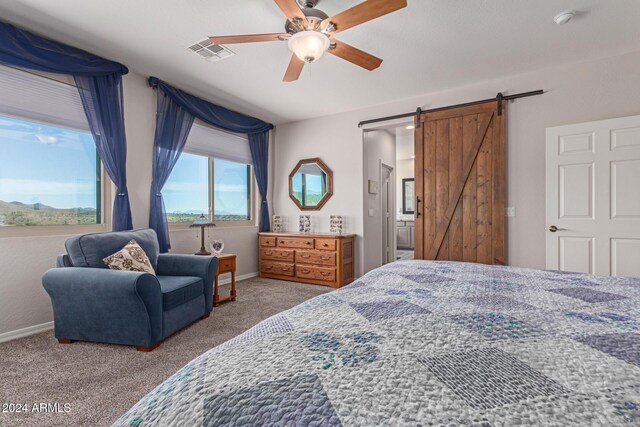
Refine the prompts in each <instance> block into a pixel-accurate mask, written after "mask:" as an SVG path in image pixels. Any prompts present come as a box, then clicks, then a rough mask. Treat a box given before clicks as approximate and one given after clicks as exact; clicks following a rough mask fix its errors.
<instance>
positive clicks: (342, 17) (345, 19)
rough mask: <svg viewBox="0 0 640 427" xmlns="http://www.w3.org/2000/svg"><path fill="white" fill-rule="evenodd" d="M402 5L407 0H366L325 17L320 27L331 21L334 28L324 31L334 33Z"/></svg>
mask: <svg viewBox="0 0 640 427" xmlns="http://www.w3.org/2000/svg"><path fill="white" fill-rule="evenodd" d="M404 7H407V0H366V1H365V2H363V3H360V4H359V5H356V6H354V7H352V8H351V9H347V10H345V11H343V12H340V13H339V14H337V15H334V16H330V17H329V18H327V19H325V20H324V21H322V24H321V25H320V28H327V27H328V26H329V24H330V23H333V25H334V26H335V29H333V30H329V31H325V32H326V33H327V34H336V33H339V32H340V31H344V30H346V29H349V28H351V27H355V26H356V25H360V24H362V23H365V22H367V21H371V20H372V19H376V18H379V17H381V16H383V15H386V14H388V13H391V12H395V11H396V10H399V9H402V8H404Z"/></svg>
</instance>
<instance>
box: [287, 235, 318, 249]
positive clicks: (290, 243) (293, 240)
mask: <svg viewBox="0 0 640 427" xmlns="http://www.w3.org/2000/svg"><path fill="white" fill-rule="evenodd" d="M278 247H279V248H309V249H313V239H312V238H307V237H278Z"/></svg>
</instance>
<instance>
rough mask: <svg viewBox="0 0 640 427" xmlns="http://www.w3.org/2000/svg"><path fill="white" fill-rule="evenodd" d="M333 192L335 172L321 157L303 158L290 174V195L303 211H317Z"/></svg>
mask: <svg viewBox="0 0 640 427" xmlns="http://www.w3.org/2000/svg"><path fill="white" fill-rule="evenodd" d="M332 194H333V173H332V172H331V169H329V168H328V167H327V165H325V164H324V162H323V161H322V160H320V159H319V158H314V159H303V160H300V161H299V162H298V164H297V165H296V167H295V168H294V169H293V171H292V172H291V173H290V174H289V197H291V200H293V202H294V203H295V204H296V205H298V207H299V208H300V209H302V210H303V211H317V210H320V209H321V208H322V206H323V205H324V204H325V203H327V200H329V198H331V195H332Z"/></svg>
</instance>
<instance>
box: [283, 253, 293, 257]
mask: <svg viewBox="0 0 640 427" xmlns="http://www.w3.org/2000/svg"><path fill="white" fill-rule="evenodd" d="M289 255H291V254H290V253H289V252H285V253H283V254H282V256H283V257H288V256H289Z"/></svg>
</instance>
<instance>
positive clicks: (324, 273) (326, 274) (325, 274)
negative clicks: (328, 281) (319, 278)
mask: <svg viewBox="0 0 640 427" xmlns="http://www.w3.org/2000/svg"><path fill="white" fill-rule="evenodd" d="M320 274H322V275H323V276H328V275H329V274H331V273H327V272H325V271H321V272H320Z"/></svg>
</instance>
